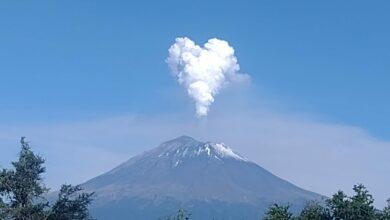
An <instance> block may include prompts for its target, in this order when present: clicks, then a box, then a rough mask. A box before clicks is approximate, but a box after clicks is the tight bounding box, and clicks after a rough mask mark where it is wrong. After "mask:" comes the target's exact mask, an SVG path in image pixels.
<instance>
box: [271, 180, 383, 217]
mask: <svg viewBox="0 0 390 220" xmlns="http://www.w3.org/2000/svg"><path fill="white" fill-rule="evenodd" d="M353 191H354V195H352V196H348V195H346V194H345V193H344V192H343V191H338V192H337V193H336V194H334V195H333V196H332V197H331V198H329V199H327V200H326V201H325V202H324V203H323V204H321V203H320V202H318V201H313V202H309V203H308V204H307V205H306V206H305V207H304V208H303V210H302V211H301V213H300V214H299V215H298V216H294V215H293V213H292V212H291V211H290V206H289V205H278V204H274V205H272V206H271V207H269V208H268V211H267V212H266V213H265V217H264V219H265V220H390V199H389V200H387V206H386V207H385V208H384V209H383V210H378V209H376V208H375V207H374V205H373V203H374V198H373V197H372V195H371V194H370V193H369V192H368V190H367V189H366V187H364V186H363V185H362V184H358V185H355V186H354V187H353Z"/></svg>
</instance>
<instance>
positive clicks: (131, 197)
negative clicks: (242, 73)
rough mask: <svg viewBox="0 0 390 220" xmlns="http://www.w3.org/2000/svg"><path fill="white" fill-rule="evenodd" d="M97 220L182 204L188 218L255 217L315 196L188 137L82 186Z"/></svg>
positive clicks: (163, 211)
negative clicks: (92, 199) (276, 206)
mask: <svg viewBox="0 0 390 220" xmlns="http://www.w3.org/2000/svg"><path fill="white" fill-rule="evenodd" d="M83 187H85V188H86V189H87V190H89V191H94V192H95V193H96V199H95V202H94V204H93V207H92V212H93V214H95V217H98V218H99V219H119V220H120V219H158V218H161V217H164V216H166V215H167V214H170V213H174V212H175V211H176V210H177V209H179V208H185V209H187V210H188V211H190V212H191V213H192V217H193V219H211V218H214V219H249V220H250V219H258V218H259V216H261V215H262V214H263V213H264V211H265V209H266V208H267V207H268V206H269V205H270V204H272V203H275V202H281V203H289V204H291V205H292V208H293V209H294V208H295V209H299V208H300V207H302V206H303V205H304V204H305V203H306V202H307V201H309V200H319V199H321V198H322V197H321V196H320V195H318V194H315V193H312V192H309V191H306V190H303V189H301V188H299V187H297V186H295V185H293V184H291V183H289V182H287V181H285V180H283V179H281V178H279V177H277V176H275V175H273V174H272V173H270V172H268V171H267V170H265V169H263V168H262V167H260V166H259V165H257V164H256V163H253V162H250V161H248V160H247V159H245V158H244V157H243V156H241V155H239V154H238V153H236V152H234V151H233V150H232V149H231V148H229V147H228V146H226V145H224V144H222V143H212V142H201V141H197V140H195V139H193V138H191V137H188V136H181V137H178V138H176V139H173V140H170V141H167V142H164V143H162V144H161V145H160V146H158V147H156V148H154V149H152V150H150V151H147V152H145V153H143V154H140V155H138V156H135V157H133V158H131V159H129V160H128V161H127V162H125V163H123V164H121V165H120V166H118V167H116V168H114V169H113V170H111V171H110V172H107V173H105V174H103V175H101V176H98V177H96V178H94V179H91V180H90V181H88V182H86V183H85V184H83Z"/></svg>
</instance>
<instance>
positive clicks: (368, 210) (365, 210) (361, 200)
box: [327, 184, 376, 220]
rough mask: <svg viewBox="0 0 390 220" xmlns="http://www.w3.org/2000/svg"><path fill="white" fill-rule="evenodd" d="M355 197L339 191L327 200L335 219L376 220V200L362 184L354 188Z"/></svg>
mask: <svg viewBox="0 0 390 220" xmlns="http://www.w3.org/2000/svg"><path fill="white" fill-rule="evenodd" d="M353 191H354V192H355V195H353V196H352V197H348V196H347V195H345V194H344V192H342V191H338V192H337V193H336V194H334V195H333V196H332V198H330V199H328V200H327V205H328V207H329V209H330V210H331V213H332V215H333V218H334V219H336V220H337V219H340V220H341V219H342V220H369V219H376V211H375V207H374V205H373V203H374V199H373V197H372V195H371V194H369V192H368V190H367V189H366V187H365V186H363V185H362V184H358V185H355V186H354V187H353Z"/></svg>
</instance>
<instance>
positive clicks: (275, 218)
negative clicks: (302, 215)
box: [264, 204, 293, 220]
mask: <svg viewBox="0 0 390 220" xmlns="http://www.w3.org/2000/svg"><path fill="white" fill-rule="evenodd" d="M264 219H265V220H290V219H293V214H292V213H291V212H290V206H289V205H278V204H274V205H272V206H270V207H269V208H268V211H267V212H266V216H265V217H264Z"/></svg>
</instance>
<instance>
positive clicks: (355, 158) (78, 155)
mask: <svg viewBox="0 0 390 220" xmlns="http://www.w3.org/2000/svg"><path fill="white" fill-rule="evenodd" d="M233 112H235V114H234V117H233V116H232V114H231V112H229V111H228V110H225V111H222V112H218V114H211V115H210V116H209V117H208V118H207V119H205V120H200V121H199V120H197V119H194V118H185V117H178V116H177V115H165V116H161V115H160V116H159V117H143V116H134V115H132V116H122V117H113V118H108V119H97V120H93V121H84V122H72V123H71V122H69V123H63V124H48V125H31V126H25V127H20V126H19V127H13V128H10V127H7V128H0V149H1V151H2V152H4V153H2V154H1V155H0V159H1V161H2V162H3V161H7V160H8V159H9V158H15V156H16V152H17V150H18V148H17V144H18V142H17V141H18V138H19V136H21V135H26V136H28V137H29V138H30V140H31V141H32V143H33V147H34V150H35V151H37V152H40V153H41V154H43V155H44V157H46V158H47V162H48V163H47V166H48V175H47V180H48V182H49V183H50V185H51V186H54V187H56V186H58V184H60V183H62V182H66V181H68V182H72V183H80V182H83V181H85V180H87V179H89V178H91V177H94V176H96V175H98V174H100V173H102V172H104V171H107V170H109V169H111V168H112V167H114V166H115V165H117V164H119V163H120V162H123V161H125V160H126V159H127V158H130V157H131V156H134V155H136V154H138V153H141V152H143V151H145V150H148V149H150V148H152V147H155V146H156V145H157V144H159V143H161V142H162V141H165V140H167V139H169V138H174V137H176V136H179V135H182V134H187V135H191V136H193V137H195V138H198V139H200V140H211V141H217V142H224V143H225V144H227V145H229V146H231V147H232V148H233V149H235V150H236V151H238V152H240V153H241V154H242V155H244V156H245V157H247V158H248V159H250V160H252V161H255V162H257V163H258V164H260V165H261V166H263V167H264V168H266V169H269V170H270V171H272V172H273V173H275V174H277V175H278V176H280V177H282V178H285V179H287V180H289V181H292V182H293V183H295V184H297V185H299V186H301V187H304V188H306V189H309V190H312V191H315V192H318V193H323V194H325V195H330V194H331V193H333V192H335V191H336V190H338V189H343V190H346V191H347V192H349V190H350V188H351V187H352V185H353V184H356V183H364V184H365V185H367V186H368V188H369V189H370V190H371V191H372V192H373V193H374V195H375V197H376V198H377V205H383V204H384V202H385V200H386V199H387V198H388V197H390V192H389V191H388V186H389V185H390V177H389V176H388V175H386V174H387V173H389V171H390V164H389V163H388V155H390V142H387V141H383V140H379V139H377V138H375V137H373V136H371V135H370V134H368V133H367V132H366V131H364V130H363V129H360V128H357V127H352V126H345V125H340V124H332V123H325V122H320V121H316V120H312V119H310V118H308V117H302V116H291V115H286V114H281V113H275V112H267V111H255V110H252V111H249V110H241V111H239V112H240V113H239V114H237V112H238V111H233ZM10 147H12V150H9V149H10ZM7 149H8V150H7Z"/></svg>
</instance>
